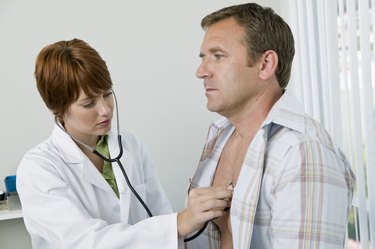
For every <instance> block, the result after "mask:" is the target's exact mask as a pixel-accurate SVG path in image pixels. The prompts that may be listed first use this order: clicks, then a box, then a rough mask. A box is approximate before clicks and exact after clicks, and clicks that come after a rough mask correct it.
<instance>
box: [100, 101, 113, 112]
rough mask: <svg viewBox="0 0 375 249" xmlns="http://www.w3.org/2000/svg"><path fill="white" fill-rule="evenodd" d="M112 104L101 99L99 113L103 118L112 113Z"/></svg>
mask: <svg viewBox="0 0 375 249" xmlns="http://www.w3.org/2000/svg"><path fill="white" fill-rule="evenodd" d="M112 106H113V105H112V104H111V103H109V102H108V101H106V100H105V99H102V100H101V101H100V104H99V113H100V115H103V116H108V115H110V114H111V112H112Z"/></svg>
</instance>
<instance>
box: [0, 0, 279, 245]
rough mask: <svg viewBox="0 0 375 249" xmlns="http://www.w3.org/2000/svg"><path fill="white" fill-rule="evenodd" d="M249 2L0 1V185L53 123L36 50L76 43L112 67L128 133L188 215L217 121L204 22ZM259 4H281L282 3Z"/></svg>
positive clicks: (175, 203)
mask: <svg viewBox="0 0 375 249" xmlns="http://www.w3.org/2000/svg"><path fill="white" fill-rule="evenodd" d="M244 2H247V1H239V0H237V1H234V0H220V1H218V0H205V1H202V0H189V1H182V0H180V1H177V0H158V1H152V0H137V1H125V0H123V1H120V0H112V1H103V0H80V1H78V0H64V1H53V0H32V1H30V0H1V1H0V37H1V39H0V84H1V86H2V88H1V91H0V101H1V102H0V108H1V109H0V115H1V122H0V131H1V133H2V139H1V143H0V158H1V162H0V180H1V182H0V189H4V188H5V186H4V183H3V179H4V177H5V176H6V175H10V174H15V172H16V168H17V165H18V162H19V160H20V158H21V157H22V155H23V154H24V153H25V152H26V151H27V150H28V149H30V148H31V147H33V146H35V145H36V144H37V143H39V142H40V141H42V140H43V139H45V138H47V137H48V136H49V134H50V132H51V129H52V127H53V117H52V115H51V114H50V113H49V111H48V110H47V109H46V107H45V106H44V103H43V102H42V100H41V98H40V97H39V94H38V92H37V90H36V87H35V79H34V76H33V70H34V61H35V57H36V55H37V53H38V52H39V51H40V49H41V48H42V47H44V46H45V45H47V44H49V43H52V42H56V41H58V40H68V39H72V38H74V37H77V38H81V39H83V40H85V41H87V42H88V43H89V44H90V45H92V46H93V47H94V48H95V49H97V50H98V52H99V53H100V54H101V55H102V57H103V58H104V59H105V60H106V61H107V64H108V67H109V70H110V72H111V75H112V80H113V82H114V86H115V87H114V88H115V90H116V93H117V97H118V98H119V109H120V116H121V118H120V121H121V127H122V128H123V129H128V130H130V131H131V132H133V133H134V134H136V135H137V136H138V137H139V138H140V139H142V140H143V141H144V143H145V144H146V146H147V147H148V149H149V151H150V153H151V155H152V157H153V159H154V163H155V166H156V168H157V170H158V173H159V176H160V179H161V182H162V185H163V186H164V188H165V190H166V192H167V194H168V196H169V198H170V200H171V203H172V205H173V207H174V209H175V210H179V209H181V208H182V207H183V206H184V198H185V190H186V186H187V181H188V178H189V177H190V176H191V175H192V173H193V172H194V169H195V167H196V165H197V162H198V159H199V157H200V153H201V150H202V147H203V143H204V140H205V137H206V134H207V128H208V125H209V124H210V122H211V121H214V120H215V119H216V118H217V116H216V114H212V113H209V112H208V111H207V110H206V106H205V103H206V99H205V96H204V91H203V87H202V82H201V81H200V80H198V79H196V78H195V70H196V68H197V66H198V64H199V62H200V59H199V58H198V54H199V47H200V42H201V39H202V37H203V31H202V30H201V28H200V20H201V19H202V17H203V16H205V15H206V14H208V13H210V12H212V11H214V10H217V9H219V8H221V7H224V6H227V5H231V4H238V3H244ZM256 2H259V3H261V4H262V5H264V6H271V7H272V8H274V9H275V10H276V11H278V10H279V9H280V8H281V6H280V5H281V4H280V3H279V1H278V0H263V1H256ZM1 224H2V223H1V222H0V231H1V229H4V227H3V228H2V225H1ZM0 236H1V235H0ZM0 243H1V242H0ZM1 248H3V246H1ZM4 248H5V247H4ZM13 248H15V247H13Z"/></svg>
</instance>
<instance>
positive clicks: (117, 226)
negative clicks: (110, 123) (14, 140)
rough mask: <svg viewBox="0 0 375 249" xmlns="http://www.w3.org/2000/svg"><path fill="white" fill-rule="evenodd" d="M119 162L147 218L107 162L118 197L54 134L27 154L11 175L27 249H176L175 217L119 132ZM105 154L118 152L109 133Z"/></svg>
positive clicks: (138, 151) (136, 146)
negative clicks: (29, 241) (14, 175)
mask: <svg viewBox="0 0 375 249" xmlns="http://www.w3.org/2000/svg"><path fill="white" fill-rule="evenodd" d="M122 141H123V147H124V154H123V156H122V158H121V162H122V164H123V165H124V167H125V171H126V172H127V174H128V177H129V179H130V181H131V183H132V185H133V187H134V188H135V189H136V190H137V192H138V194H139V195H140V196H141V197H142V198H143V200H144V201H145V202H146V204H147V205H148V207H149V208H150V210H151V212H152V213H153V214H154V215H159V216H154V217H153V218H147V217H148V216H147V213H146V211H145V210H144V208H143V207H142V206H141V204H140V203H139V201H138V200H137V199H136V198H135V196H134V195H133V194H132V193H131V191H130V189H129V187H128V186H127V185H126V182H125V179H124V177H123V175H122V173H121V170H120V168H119V167H118V165H117V163H112V166H113V170H114V174H115V177H116V181H117V185H118V189H119V192H120V198H117V196H116V194H115V193H114V191H113V190H112V189H111V187H110V186H109V184H108V183H107V182H106V180H105V179H104V177H103V176H102V175H101V174H100V172H99V171H98V170H97V169H96V168H95V166H94V165H93V164H92V163H91V161H90V160H89V159H88V158H87V157H86V156H85V155H84V154H83V153H82V151H81V150H80V149H79V148H78V146H77V145H76V144H75V142H74V141H73V140H72V139H71V138H70V137H69V136H68V135H66V134H65V133H64V132H63V131H62V130H61V129H60V128H59V127H57V126H55V128H54V130H53V133H52V135H51V136H50V137H49V138H48V139H47V140H46V141H44V142H43V143H41V144H39V145H38V146H37V147H36V148H34V149H32V150H30V151H29V152H27V153H26V155H25V156H24V157H23V159H22V160H21V162H20V165H19V167H18V171H17V190H18V193H19V196H20V199H21V204H22V212H23V217H24V221H25V225H26V228H27V230H28V232H29V234H30V236H31V239H32V244H33V248H35V249H47V248H48V249H51V248H68V249H73V248H75V249H77V248H82V249H88V248H90V249H95V248H106V249H114V248H123V249H126V248H129V249H130V248H131V249H136V248H140V249H145V248H163V249H169V248H170V249H175V248H178V238H177V215H176V213H173V214H172V213H171V212H172V209H171V206H170V203H169V201H168V199H167V197H166V195H165V193H164V191H163V190H162V188H161V185H160V183H159V181H158V178H157V175H156V172H155V169H154V168H153V165H152V162H151V160H150V157H149V155H148V154H147V152H146V150H145V147H143V145H142V144H141V143H140V142H139V141H138V140H137V139H136V138H135V137H134V136H132V135H131V134H129V133H127V132H126V133H123V134H122ZM108 146H109V150H110V155H111V156H112V157H115V156H117V155H118V153H119V148H118V145H117V136H116V135H115V134H109V137H108Z"/></svg>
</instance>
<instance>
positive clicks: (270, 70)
mask: <svg viewBox="0 0 375 249" xmlns="http://www.w3.org/2000/svg"><path fill="white" fill-rule="evenodd" d="M278 62H279V61H278V57H277V54H276V52H275V51H273V50H268V51H266V52H264V54H263V55H262V56H261V58H260V61H259V66H260V71H259V77H260V78H261V79H262V80H267V79H269V78H270V77H272V76H273V75H274V74H275V71H276V68H277V64H278Z"/></svg>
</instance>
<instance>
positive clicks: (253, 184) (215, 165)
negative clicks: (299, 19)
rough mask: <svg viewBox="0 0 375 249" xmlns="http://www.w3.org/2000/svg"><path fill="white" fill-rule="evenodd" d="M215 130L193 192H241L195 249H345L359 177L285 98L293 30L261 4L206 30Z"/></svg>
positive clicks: (210, 19) (228, 13) (204, 73)
mask: <svg viewBox="0 0 375 249" xmlns="http://www.w3.org/2000/svg"><path fill="white" fill-rule="evenodd" d="M201 25H202V28H203V29H204V31H205V35H204V39H203V42H202V45H201V50H200V57H201V59H202V62H201V64H200V66H199V68H198V69H197V72H196V74H197V77H198V78H200V79H203V83H204V89H205V94H206V96H207V108H208V109H209V110H210V111H212V112H216V113H218V114H220V115H222V116H223V117H222V118H221V119H220V120H218V121H217V122H215V123H213V124H212V125H211V127H210V128H209V133H208V137H207V142H206V144H205V147H204V151H203V154H202V156H201V159H200V163H199V165H198V168H197V170H196V172H195V174H194V176H193V178H192V181H191V185H190V188H195V187H203V186H210V185H212V186H229V185H233V186H234V193H233V198H232V204H231V208H230V210H229V211H228V212H227V214H226V215H224V216H222V217H220V218H217V219H215V220H213V221H212V222H210V223H209V225H208V227H207V229H206V230H205V232H204V233H203V234H202V235H201V236H200V237H198V238H197V239H196V240H193V241H192V242H189V243H188V244H187V246H188V247H189V248H221V249H232V248H235V249H245V248H246V249H248V248H251V249H263V248H278V249H284V248H285V249H294V248H296V249H297V248H320V249H335V248H344V244H345V234H346V225H347V219H348V213H349V210H350V205H351V201H352V197H353V186H354V183H355V176H354V174H353V172H352V170H351V167H350V165H349V163H348V162H347V161H346V159H345V157H344V155H343V154H342V152H341V151H340V149H339V148H338V147H337V146H336V145H335V144H334V143H333V141H332V139H331V137H330V135H329V134H328V133H327V132H326V131H325V130H324V128H323V127H322V126H321V125H320V124H319V123H318V122H317V121H315V120H313V119H312V118H311V117H309V116H308V115H306V114H305V113H304V111H303V107H302V106H301V104H299V103H298V102H297V101H296V100H295V99H294V98H293V97H292V96H291V95H290V93H289V92H288V91H287V90H286V87H287V85H288V81H289V78H290V73H291V66H292V60H293V57H294V39H293V35H292V32H291V30H290V28H289V26H288V25H287V23H285V22H284V21H283V19H282V18H281V17H280V16H278V15H277V14H276V13H275V12H274V11H273V10H272V9H270V8H263V7H261V6H259V5H257V4H254V3H248V4H243V5H236V6H231V7H227V8H224V9H221V10H218V11H216V12H214V13H212V14H210V15H208V16H206V17H205V18H204V19H203V20H202V22H201Z"/></svg>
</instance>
